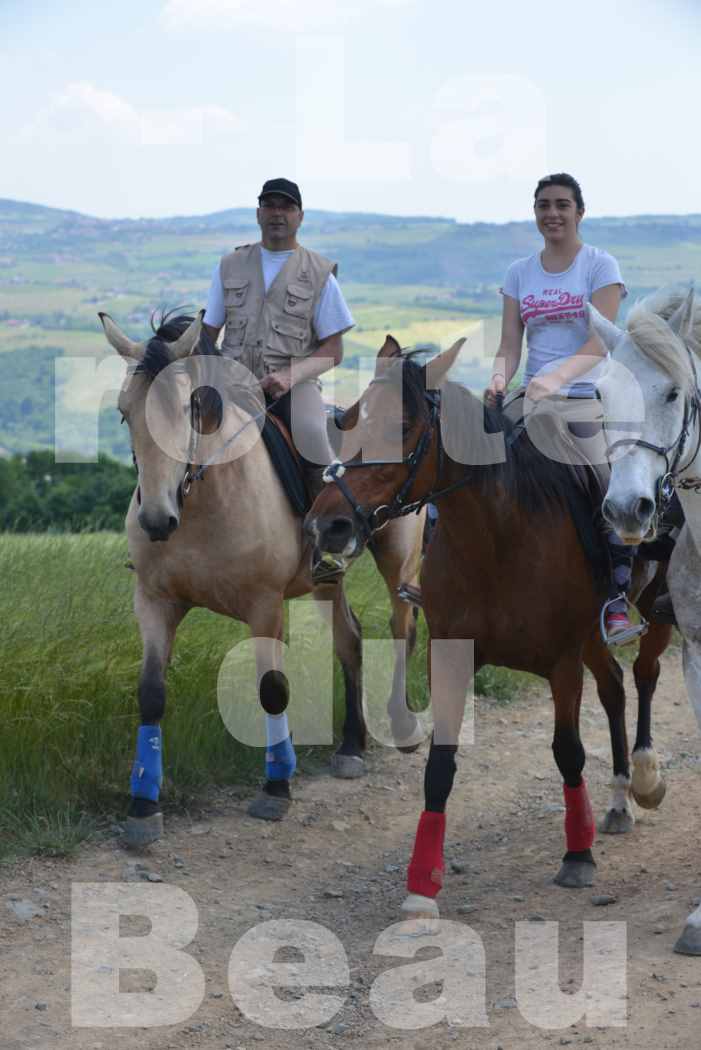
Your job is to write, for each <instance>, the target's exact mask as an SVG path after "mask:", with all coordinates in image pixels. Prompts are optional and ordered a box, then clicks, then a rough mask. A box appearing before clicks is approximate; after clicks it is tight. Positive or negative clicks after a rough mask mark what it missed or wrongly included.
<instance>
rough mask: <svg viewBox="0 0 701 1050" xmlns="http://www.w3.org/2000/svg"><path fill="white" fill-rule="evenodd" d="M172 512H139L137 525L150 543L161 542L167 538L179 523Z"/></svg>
mask: <svg viewBox="0 0 701 1050" xmlns="http://www.w3.org/2000/svg"><path fill="white" fill-rule="evenodd" d="M179 524H180V523H179V521H178V519H177V518H176V517H175V515H174V514H168V515H166V514H160V515H149V514H146V513H145V512H144V511H143V510H142V511H140V512H139V525H140V526H141V528H142V529H143V530H144V532H145V533H146V535H147V536H148V538H149V539H150V540H151V542H152V543H163V542H165V540H167V539H169V537H170V536H171V535H172V533H174V532H175V530H176V529H177V527H178V525H179Z"/></svg>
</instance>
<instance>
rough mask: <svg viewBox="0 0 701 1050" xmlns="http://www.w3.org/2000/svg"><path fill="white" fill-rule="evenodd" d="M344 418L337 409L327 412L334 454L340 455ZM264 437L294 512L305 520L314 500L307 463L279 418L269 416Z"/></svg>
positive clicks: (333, 407) (339, 409)
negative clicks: (340, 433) (339, 434)
mask: <svg viewBox="0 0 701 1050" xmlns="http://www.w3.org/2000/svg"><path fill="white" fill-rule="evenodd" d="M345 416H346V410H345V409H342V408H339V407H338V406H337V405H332V406H331V407H330V408H329V409H328V410H327V429H328V434H329V440H330V442H331V445H332V447H333V449H334V451H335V452H338V451H339V447H338V446H339V439H338V431H339V430H342V429H343V421H344V418H345ZM262 437H263V441H264V442H265V447H266V448H267V450H268V455H269V456H270V459H271V462H272V464H273V467H274V468H275V472H276V474H277V476H278V478H279V479H280V483H281V484H282V487H283V489H284V490H285V494H286V495H287V498H288V500H289V501H290V506H291V507H292V510H293V511H294V513H295V514H298V515H299V516H300V517H304V515H305V514H306V513H307V512H308V511H309V509H310V507H311V505H312V502H313V500H312V497H311V493H310V491H309V482H308V477H307V472H306V471H305V468H304V463H305V461H304V460H303V459H302V457H301V456H300V454H299V452H298V451H297V449H296V448H295V446H294V444H293V441H292V435H291V434H290V432H289V430H288V428H287V427H286V425H285V423H284V422H283V421H282V419H280V417H279V416H276V415H273V414H272V413H271V412H267V413H266V416H265V423H264V424H263V431H262Z"/></svg>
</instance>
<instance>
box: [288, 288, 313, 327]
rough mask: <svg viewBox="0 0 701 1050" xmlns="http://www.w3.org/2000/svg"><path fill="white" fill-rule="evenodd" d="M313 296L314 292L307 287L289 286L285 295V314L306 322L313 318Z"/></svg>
mask: <svg viewBox="0 0 701 1050" xmlns="http://www.w3.org/2000/svg"><path fill="white" fill-rule="evenodd" d="M313 295H314V292H313V290H312V289H311V288H308V287H307V286H306V285H303V284H288V286H287V292H286V293H285V307H284V310H285V313H286V314H291V316H292V317H303V318H305V320H306V319H307V318H308V317H310V316H311V312H312V299H313Z"/></svg>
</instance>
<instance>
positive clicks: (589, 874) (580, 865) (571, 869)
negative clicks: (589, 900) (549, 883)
mask: <svg viewBox="0 0 701 1050" xmlns="http://www.w3.org/2000/svg"><path fill="white" fill-rule="evenodd" d="M595 872H596V865H595V864H590V863H589V862H588V861H585V860H565V861H563V862H562V867H561V868H560V870H559V871H558V873H557V875H556V876H555V878H554V879H553V882H554V883H556V885H558V886H564V887H566V888H567V889H570V890H583V889H584V888H585V887H586V886H593V885H594V873H595Z"/></svg>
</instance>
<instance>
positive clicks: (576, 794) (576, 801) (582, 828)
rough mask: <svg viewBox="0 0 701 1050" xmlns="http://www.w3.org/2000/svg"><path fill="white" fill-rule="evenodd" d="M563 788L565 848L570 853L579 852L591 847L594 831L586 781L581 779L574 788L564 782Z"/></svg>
mask: <svg viewBox="0 0 701 1050" xmlns="http://www.w3.org/2000/svg"><path fill="white" fill-rule="evenodd" d="M563 790H564V792H565V809H566V813H565V836H566V838H567V849H568V851H569V852H572V853H581V852H582V851H583V850H587V849H591V847H592V843H593V842H594V835H595V832H596V826H595V824H594V814H593V812H592V808H591V802H590V801H589V793H588V791H587V783H586V781H585V780H582V783H581V784H580V785H579V787H576V788H571V787H567V784H564V785H563Z"/></svg>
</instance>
